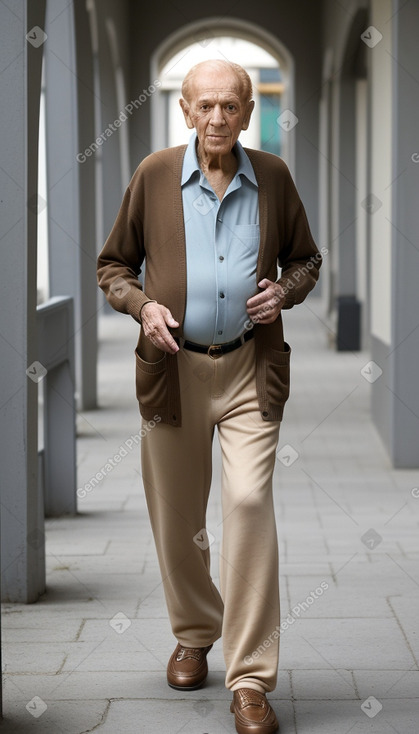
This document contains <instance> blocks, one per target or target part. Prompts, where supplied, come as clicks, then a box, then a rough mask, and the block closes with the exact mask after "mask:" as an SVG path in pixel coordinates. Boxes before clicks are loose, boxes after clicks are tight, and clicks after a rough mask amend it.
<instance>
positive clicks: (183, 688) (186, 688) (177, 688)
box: [167, 680, 205, 691]
mask: <svg viewBox="0 0 419 734" xmlns="http://www.w3.org/2000/svg"><path fill="white" fill-rule="evenodd" d="M204 683H205V681H204V680H203V681H201V683H197V684H196V685H195V686H176V685H175V684H174V683H169V681H167V685H168V686H169V687H170V688H173V689H174V690H175V691H197V690H198V688H202V686H203V685H204Z"/></svg>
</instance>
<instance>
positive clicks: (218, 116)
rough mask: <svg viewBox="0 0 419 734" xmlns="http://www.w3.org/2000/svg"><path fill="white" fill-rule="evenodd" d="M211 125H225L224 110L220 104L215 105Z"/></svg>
mask: <svg viewBox="0 0 419 734" xmlns="http://www.w3.org/2000/svg"><path fill="white" fill-rule="evenodd" d="M211 124H212V125H224V124H225V120H224V115H223V110H222V107H221V105H220V104H216V105H214V108H213V111H212V115H211Z"/></svg>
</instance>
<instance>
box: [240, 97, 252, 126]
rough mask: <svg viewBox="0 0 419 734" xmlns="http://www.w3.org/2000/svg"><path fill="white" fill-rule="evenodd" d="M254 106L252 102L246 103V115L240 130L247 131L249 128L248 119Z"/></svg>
mask: <svg viewBox="0 0 419 734" xmlns="http://www.w3.org/2000/svg"><path fill="white" fill-rule="evenodd" d="M254 106H255V103H254V101H253V100H252V101H251V102H249V103H248V105H247V109H246V114H245V116H244V120H243V124H242V130H247V128H248V127H249V122H250V118H251V115H252V112H253V108H254Z"/></svg>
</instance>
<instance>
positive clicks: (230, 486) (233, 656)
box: [141, 340, 280, 692]
mask: <svg viewBox="0 0 419 734" xmlns="http://www.w3.org/2000/svg"><path fill="white" fill-rule="evenodd" d="M178 360H179V378H180V390H181V405H182V427H181V428H179V427H174V426H170V425H167V424H163V423H158V424H157V425H156V426H155V427H154V428H152V429H151V430H150V431H149V432H147V433H146V435H145V436H144V438H143V439H142V449H141V452H142V474H143V480H144V488H145V492H146V498H147V505H148V509H149V513H150V520H151V525H152V530H153V534H154V539H155V543H156V547H157V554H158V558H159V564H160V570H161V574H162V579H163V586H164V592H165V597H166V602H167V607H168V611H169V616H170V621H171V625H172V630H173V634H174V635H175V637H176V638H177V640H178V642H180V644H181V645H184V646H185V647H205V646H206V645H210V644H211V643H212V642H214V641H215V640H217V639H218V638H219V637H220V636H222V638H223V650H224V658H225V664H226V671H227V674H226V687H227V688H229V689H231V690H235V689H237V688H242V687H246V688H254V689H256V690H259V691H261V692H266V691H272V690H274V688H275V686H276V680H277V669H278V652H279V642H278V631H277V630H276V627H277V626H279V624H280V619H279V583H278V543H277V535H276V524H275V516H274V508H273V500H272V473H273V469H274V464H275V449H276V445H277V441H278V434H279V425H280V424H279V422H276V421H275V422H267V421H263V420H262V418H261V415H260V412H259V406H258V401H257V397H256V382H255V344H254V340H250V341H248V342H247V343H245V344H244V345H243V346H241V347H239V349H236V350H235V351H233V352H230V353H229V354H226V355H223V356H222V357H219V358H218V359H215V360H213V359H211V358H210V357H208V356H207V355H206V354H199V353H196V352H191V351H188V350H184V349H181V350H180V351H179V353H178ZM215 426H217V428H218V435H219V441H220V445H221V452H222V512H223V539H222V546H221V550H220V588H221V595H220V593H219V592H218V590H217V588H216V586H215V585H214V583H213V581H212V578H211V574H210V546H209V545H208V542H209V540H210V537H211V536H207V535H206V532H205V530H204V531H203V529H205V527H206V520H205V515H206V507H207V501H208V495H209V491H210V486H211V477H212V440H213V435H214V428H215Z"/></svg>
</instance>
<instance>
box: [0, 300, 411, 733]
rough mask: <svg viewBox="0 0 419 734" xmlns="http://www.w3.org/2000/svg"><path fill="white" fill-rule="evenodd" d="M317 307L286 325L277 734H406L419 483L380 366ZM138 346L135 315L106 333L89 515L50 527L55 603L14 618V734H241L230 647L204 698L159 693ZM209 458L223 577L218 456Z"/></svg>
mask: <svg viewBox="0 0 419 734" xmlns="http://www.w3.org/2000/svg"><path fill="white" fill-rule="evenodd" d="M322 312H323V311H322V306H321V304H320V303H319V302H318V300H317V299H316V298H311V299H309V300H308V301H307V302H306V303H305V304H303V305H302V306H299V307H297V308H295V309H293V310H292V311H290V312H287V313H286V314H285V330H286V338H287V340H288V341H289V342H290V343H291V345H292V348H293V357H292V369H293V371H292V394H291V398H290V401H289V403H288V406H287V408H286V412H285V420H284V424H283V428H282V433H281V436H280V443H279V451H278V461H277V467H276V474H275V503H276V514H277V523H278V533H279V539H280V557H281V565H280V580H281V589H282V615H281V616H282V637H281V647H282V653H281V663H280V673H279V680H278V686H277V689H276V691H275V693H273V694H271V696H270V698H271V700H272V701H273V704H274V707H275V709H276V712H277V714H278V717H279V721H280V724H281V732H282V734H292V733H296V732H298V733H299V734H303V732H304V733H306V734H317V733H318V734H337V732H339V734H349V732H351V734H364V732H368V733H369V734H375V733H376V734H395V733H396V734H409V733H410V732H412V733H413V732H415V731H417V719H418V701H417V692H418V678H419V672H418V656H419V643H418V639H417V632H415V628H416V621H417V611H416V610H417V608H418V602H419V588H418V587H419V576H418V565H417V559H418V553H419V536H418V516H419V488H418V484H419V477H418V472H417V470H400V469H399V470H396V469H392V468H391V465H390V462H389V459H388V456H387V454H386V453H385V451H384V449H383V445H382V442H381V440H380V439H379V437H378V434H377V432H376V429H375V428H374V426H373V424H372V422H371V417H370V410H369V398H370V396H369V393H370V390H371V384H370V382H371V380H372V379H373V378H374V377H375V375H374V374H373V373H372V372H371V367H370V366H368V363H369V361H370V357H369V355H368V354H367V353H366V352H362V351H361V352H333V351H330V350H329V349H328V345H327V328H326V327H325V325H324V324H323V322H322ZM136 336H137V326H136V324H135V323H134V322H133V321H132V320H131V319H130V318H129V317H124V316H120V315H118V314H115V315H107V316H103V317H102V318H101V319H100V321H99V404H100V407H101V410H100V411H88V412H84V413H82V414H80V415H79V416H78V487H79V503H78V513H79V514H78V515H77V517H73V518H67V519H64V518H61V519H53V520H47V521H46V533H47V544H46V554H47V592H46V594H44V595H43V596H41V598H40V600H39V602H38V603H37V604H32V605H23V604H22V605H20V604H5V605H4V607H3V617H2V622H3V645H4V650H3V662H4V668H5V684H4V692H3V699H4V720H3V722H2V724H1V725H0V730H1V731H4V732H7V734H9V733H10V734H15V733H18V732H19V733H20V732H22V733H23V732H24V733H25V734H26V733H28V734H29V733H30V732H42V734H82V733H85V732H86V733H87V732H90V731H95V732H100V733H101V734H102V733H103V734H115V732H119V731H121V732H124V734H142V733H143V732H144V734H152V733H154V732H156V733H157V732H158V734H181V733H182V734H202V733H203V732H211V734H223V733H224V732H232V731H233V728H234V726H233V718H232V715H231V714H230V713H229V710H228V703H227V702H228V700H229V699H230V694H229V693H228V692H227V691H226V690H225V688H224V672H223V671H224V665H223V656H222V648H221V644H220V642H218V643H217V644H216V645H215V647H214V649H213V651H212V652H211V653H210V656H209V666H210V674H209V677H208V683H207V685H206V687H205V688H203V689H202V690H200V691H195V692H192V693H190V694H188V696H187V697H186V696H183V695H182V694H180V693H177V692H175V691H173V690H171V689H170V688H169V687H168V686H167V685H166V682H165V668H166V663H167V659H168V656H169V654H170V652H171V650H172V647H173V646H174V639H173V637H172V634H171V631H170V627H169V623H168V619H167V616H166V611H165V605H164V599H163V590H162V586H161V582H160V575H159V571H158V567H157V558H156V554H155V551H154V546H153V541H152V537H151V532H150V527H149V521H148V516H147V511H146V507H145V501H144V495H143V492H142V487H141V475H140V467H139V456H138V454H139V451H138V448H137V443H138V440H139V436H138V432H139V429H140V424H139V416H138V413H137V408H136V401H135V395H134V357H133V350H134V346H135V341H136ZM378 379H384V376H383V375H382V376H381V377H379V378H378ZM117 456H120V457H121V458H119V459H118V458H115V457H117ZM110 459H112V462H111V463H110V461H109V460H110ZM215 461H216V471H215V472H214V486H213V490H212V495H211V500H210V509H209V513H208V530H209V531H210V532H211V534H212V535H213V536H214V538H215V540H214V542H213V545H212V552H213V573H214V576H215V578H217V548H218V543H219V541H220V538H221V534H222V523H221V514H220V491H219V490H220V487H219V470H218V469H219V454H218V451H217V450H216V451H215ZM106 467H108V468H106ZM109 467H111V468H110V469H109ZM99 473H100V474H99ZM95 477H96V481H92V478H95ZM97 477H99V479H98V478H97ZM252 544H253V539H252V538H251V537H250V538H249V553H251V552H252ZM260 654H263V651H262V652H261V653H260ZM156 704H157V705H156Z"/></svg>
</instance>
